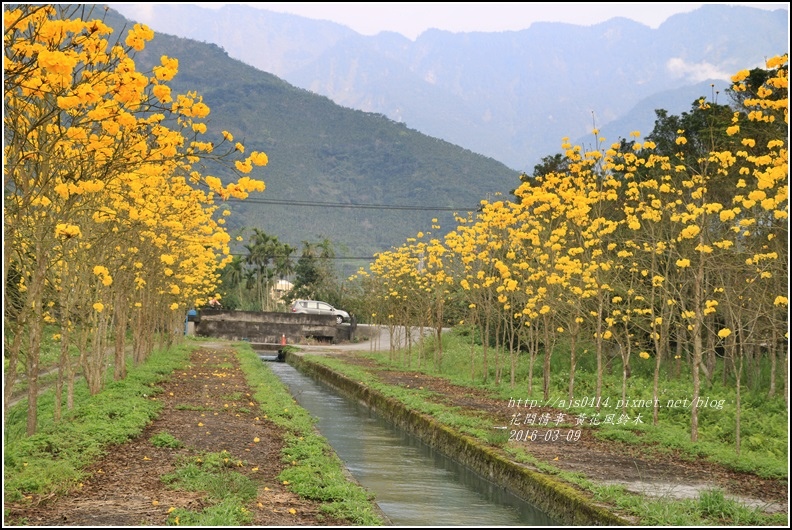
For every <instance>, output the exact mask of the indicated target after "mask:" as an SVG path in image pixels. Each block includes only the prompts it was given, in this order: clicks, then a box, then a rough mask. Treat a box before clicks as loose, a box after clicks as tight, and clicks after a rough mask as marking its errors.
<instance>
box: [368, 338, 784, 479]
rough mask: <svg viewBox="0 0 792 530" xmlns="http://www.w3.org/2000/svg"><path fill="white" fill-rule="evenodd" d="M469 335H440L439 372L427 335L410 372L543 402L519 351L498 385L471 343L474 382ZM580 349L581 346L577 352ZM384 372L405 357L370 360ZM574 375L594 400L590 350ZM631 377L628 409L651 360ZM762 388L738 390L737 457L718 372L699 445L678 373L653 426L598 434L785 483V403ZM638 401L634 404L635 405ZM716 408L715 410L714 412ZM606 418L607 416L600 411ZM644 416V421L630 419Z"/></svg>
mask: <svg viewBox="0 0 792 530" xmlns="http://www.w3.org/2000/svg"><path fill="white" fill-rule="evenodd" d="M466 333H469V330H465V329H464V328H455V329H453V330H451V331H450V332H448V333H445V334H444V335H443V363H442V369H441V370H436V369H435V368H434V366H433V364H432V362H431V359H432V353H431V349H432V348H433V346H434V338H433V337H427V339H426V341H425V343H424V345H425V348H426V349H427V350H428V351H429V353H426V354H425V355H424V356H425V358H426V359H427V360H428V361H429V362H427V363H425V364H424V367H423V368H421V369H418V363H417V362H416V360H417V358H418V352H417V351H416V350H417V349H416V347H413V353H412V363H411V368H410V370H413V371H418V372H422V373H427V374H430V375H434V376H438V377H443V378H445V379H447V380H448V381H449V382H451V383H453V384H457V385H463V386H470V387H474V388H478V389H484V390H487V391H489V392H490V394H491V395H492V396H493V397H494V398H496V399H497V398H499V399H503V400H504V401H508V400H509V399H510V398H523V399H524V398H530V399H536V400H538V403H544V399H543V395H542V383H543V381H542V377H543V376H542V362H543V356H542V355H538V356H537V358H536V362H535V365H534V374H533V376H534V377H533V395H530V396H529V395H528V392H527V388H528V380H527V379H528V377H527V376H528V367H527V366H528V355H527V354H526V353H522V354H520V355H519V357H518V369H517V372H516V377H515V380H516V382H515V386H514V387H512V386H511V384H510V374H509V366H508V358H507V357H506V355H505V354H504V353H501V354H500V355H501V357H502V358H501V363H502V364H503V363H507V364H506V366H504V368H503V373H502V379H501V382H500V383H499V384H498V383H496V378H495V360H494V356H495V350H494V349H493V348H490V350H489V361H488V374H487V380H486V381H484V373H483V371H482V366H481V365H482V350H481V346H480V345H476V346H475V349H476V359H477V360H476V363H477V365H476V375H475V378H473V379H471V368H470V349H471V346H470V340H471V337H470V336H469V335H468V334H466ZM565 347H566V345H565V344H563V343H559V344H558V345H557V347H556V349H555V352H554V355H553V357H552V359H551V378H550V390H551V391H550V400H551V401H552V400H557V402H560V401H561V400H566V399H567V398H568V385H569V359H568V354H567V352H566V350H565ZM582 350H583V348H581V351H582ZM367 356H368V357H370V358H372V359H374V360H376V361H377V362H378V363H380V365H381V366H382V367H385V368H392V369H399V370H402V369H406V366H405V364H404V362H400V360H402V359H403V358H404V354H403V353H397V354H396V355H394V356H393V357H394V358H395V360H394V361H391V360H390V357H391V355H390V354H389V353H388V352H375V353H370V354H367ZM579 356H580V359H579V361H578V363H577V368H576V373H575V398H582V397H593V396H594V395H595V393H596V371H595V366H596V364H595V357H594V354H593V349H589V351H588V353H579ZM613 363H614V365H613V367H612V373H608V371H606V372H605V374H604V376H603V385H602V393H601V396H602V399H603V400H605V399H606V398H608V399H609V400H610V401H609V405H610V408H609V410H608V411H607V412H609V413H620V412H621V408H620V407H617V405H618V400H620V399H621V395H622V383H621V365H620V364H619V362H618V361H613ZM631 366H632V376H631V377H630V378H628V380H627V398H628V400H629V403H633V402H636V401H640V400H648V401H651V400H652V388H653V382H652V377H653V370H654V361H653V360H650V361H645V360H643V359H640V358H638V357H637V356H634V358H633V359H632V361H631ZM766 392H767V390H766V389H762V388H760V389H758V390H756V391H751V390H750V389H748V388H745V387H744V388H743V389H742V404H741V409H742V414H741V438H742V444H741V448H740V452H739V455H738V454H737V451H736V439H735V424H736V400H735V391H734V388H732V387H728V386H724V385H723V384H722V383H721V373H720V372H719V371H718V370H716V373H715V375H714V377H713V383H712V385H707V383H706V382H703V383H702V388H701V391H700V396H701V397H702V398H705V399H709V404H710V406H709V407H705V408H700V409H699V437H698V441H697V442H696V443H693V442H691V441H690V417H691V414H690V407H684V406H676V407H674V406H669V405H673V404H674V403H676V402H680V403H684V400H685V399H688V401H689V400H690V399H691V397H692V394H693V390H692V385H691V383H690V378H689V377H688V376H686V375H684V374H683V376H682V377H681V378H675V377H673V376H672V375H671V374H669V373H667V372H663V374H662V375H661V380H660V392H659V402H660V403H661V405H662V407H661V408H660V410H659V417H658V425H656V426H655V425H652V408H642V407H635V408H632V407H627V409H626V413H627V415H628V416H629V417H630V420H631V421H630V422H629V424H628V425H613V426H610V427H608V426H604V425H600V427H599V428H598V431H599V436H601V437H603V438H605V439H610V440H615V441H621V442H625V443H630V444H637V445H642V444H646V445H652V446H659V447H661V448H664V449H665V450H673V451H677V452H678V453H679V454H680V455H683V456H687V457H688V458H705V459H708V460H710V461H712V462H715V463H719V464H722V465H724V466H727V467H729V468H731V469H733V470H735V471H744V472H752V473H756V474H758V475H759V476H762V477H765V478H788V466H787V461H788V457H789V453H788V447H789V434H788V428H789V425H788V418H787V412H786V405H785V402H784V398H783V395H781V392H777V395H776V397H775V398H772V399H771V398H768V397H767V393H766ZM633 400H635V401H633ZM712 404H714V405H715V406H712ZM564 410H565V412H566V413H567V414H568V415H579V414H582V413H585V414H591V413H592V407H590V406H584V407H564ZM603 412H606V411H603ZM638 414H640V415H641V421H642V423H639V424H635V423H633V420H635V418H636V417H637V415H638Z"/></svg>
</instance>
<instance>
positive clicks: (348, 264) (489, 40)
mask: <svg viewBox="0 0 792 530" xmlns="http://www.w3.org/2000/svg"><path fill="white" fill-rule="evenodd" d="M147 6H148V7H149V8H150V9H152V10H153V12H154V13H155V19H156V21H157V23H156V24H151V27H152V28H153V29H155V32H156V36H155V38H154V40H153V41H152V42H151V43H149V44H148V45H147V47H146V49H145V50H144V51H143V52H141V53H139V54H138V55H137V56H136V59H135V60H136V63H137V64H138V68H139V69H140V70H142V71H147V69H150V68H151V67H152V66H154V65H155V64H158V63H159V60H160V57H161V56H162V55H168V56H170V57H175V58H177V59H179V74H178V75H177V76H176V78H175V79H174V80H173V81H172V82H171V86H172V88H173V89H174V91H175V92H177V93H184V92H186V91H196V92H197V93H198V94H201V95H202V96H203V98H204V101H205V102H206V103H207V105H208V106H209V107H210V108H211V109H212V112H211V114H210V116H209V126H210V130H212V131H215V132H217V131H220V130H228V131H231V132H232V133H233V134H234V135H235V137H237V138H238V139H239V140H240V141H242V142H243V143H244V144H245V145H246V147H247V149H248V150H250V151H252V150H256V151H263V152H265V153H267V155H268V156H269V160H270V163H269V164H268V165H267V166H266V167H265V168H263V170H262V171H261V172H260V174H258V175H254V176H255V177H257V178H262V179H263V180H264V181H265V182H266V185H267V189H266V191H265V192H263V193H262V194H255V196H253V197H251V198H250V199H248V200H246V201H242V202H229V203H228V204H227V206H228V207H229V208H230V209H231V210H232V213H233V214H234V215H232V216H231V217H229V224H228V228H229V230H230V231H231V232H232V233H234V232H235V231H241V230H242V229H245V228H258V229H261V230H263V231H264V232H266V233H267V234H270V235H275V236H277V237H278V238H279V239H280V241H282V242H286V243H289V244H290V245H293V246H296V247H300V246H301V244H302V242H304V241H308V242H318V241H321V240H323V239H328V240H329V241H331V242H332V243H333V245H334V248H335V250H336V253H337V254H338V255H339V256H345V257H347V258H359V259H348V260H339V265H342V266H340V267H339V268H340V269H341V270H342V274H344V275H345V274H347V273H350V272H353V271H354V270H356V269H357V268H358V267H359V266H361V265H365V264H366V263H368V262H369V261H370V256H372V255H373V254H374V253H376V252H379V251H382V250H386V249H389V248H391V247H393V246H398V245H401V244H402V243H403V242H404V240H405V238H408V237H412V236H414V235H415V234H416V233H417V232H420V231H423V232H429V231H433V232H435V233H436V234H437V235H440V234H441V233H444V232H445V231H447V230H451V229H454V228H456V226H457V224H458V223H457V221H456V219H455V216H456V215H457V214H458V215H462V216H465V215H467V213H468V212H472V211H475V209H476V208H477V207H478V205H479V201H480V200H482V199H493V198H496V197H497V196H498V195H507V194H508V193H509V191H510V190H512V189H514V188H515V187H517V185H519V178H518V177H519V174H520V173H521V172H523V171H525V172H527V173H529V174H530V173H531V172H532V168H533V165H534V164H537V163H539V161H540V159H541V158H542V157H544V156H548V155H552V154H554V153H557V152H560V144H561V139H562V138H563V137H570V138H571V139H572V140H573V142H574V141H575V139H576V138H579V140H578V143H581V144H582V145H586V144H585V142H591V141H593V137H591V136H590V134H589V133H590V131H591V129H592V128H594V127H595V126H596V127H597V128H599V129H600V131H601V133H602V134H603V135H604V136H605V137H606V138H607V139H608V140H609V142H610V141H611V140H612V141H616V140H617V138H618V136H622V137H627V136H628V135H629V133H630V132H631V131H634V130H639V131H641V132H642V133H643V134H648V133H649V132H651V129H652V125H653V123H654V118H655V115H654V110H655V109H660V108H662V109H665V110H668V111H669V112H670V113H681V112H683V111H686V110H689V109H690V106H691V104H692V102H693V101H694V100H695V99H697V98H699V97H702V96H704V97H713V98H715V97H720V98H724V97H725V94H724V89H725V87H726V86H727V84H726V82H724V81H723V80H722V77H723V76H727V77H728V76H730V75H732V74H733V73H735V72H737V71H738V70H740V69H742V68H748V67H753V66H756V65H758V64H761V63H762V61H763V60H764V58H765V57H768V56H770V55H775V54H778V53H784V52H785V51H786V49H787V46H788V39H787V38H786V36H787V35H788V31H787V29H786V22H787V17H786V14H788V11H784V10H778V11H774V12H768V11H763V10H759V9H751V8H745V10H743V9H734V8H731V7H728V6H705V8H702V9H699V10H697V11H695V12H693V13H690V14H688V15H677V16H676V17H672V18H671V19H669V20H668V21H667V22H666V23H664V24H663V25H661V28H660V30H663V31H660V30H651V29H649V28H647V27H645V26H642V25H640V24H637V23H635V22H632V21H629V20H626V19H613V20H611V21H608V22H606V23H603V24H598V25H596V26H591V27H587V28H586V27H577V26H571V25H565V24H535V25H534V26H532V27H531V28H529V29H528V30H525V31H521V32H503V33H494V34H486V33H475V34H452V33H447V32H442V31H439V30H430V31H428V32H426V33H424V34H423V35H421V36H420V37H419V38H418V39H417V40H416V41H414V42H413V41H410V40H409V39H406V38H404V37H402V36H400V35H397V34H393V33H383V34H380V35H377V36H376V37H364V36H361V35H358V34H356V33H355V32H354V31H352V30H350V29H348V28H345V27H343V26H339V25H338V24H335V23H332V22H324V21H316V20H311V19H307V18H303V17H297V16H292V15H282V14H278V13H272V12H268V11H263V10H258V9H254V8H250V7H246V6H242V5H229V6H226V7H225V8H223V9H221V10H220V11H212V10H206V9H203V8H199V7H197V6H194V5H187V4H148V5H147ZM96 7H99V6H96ZM115 7H120V6H115ZM93 16H99V10H98V9H97V10H95V13H94V15H93ZM106 17H107V18H106V22H107V23H108V24H110V25H111V26H113V27H115V28H116V29H117V30H118V31H119V33H121V30H123V29H124V28H129V27H131V25H132V24H133V23H134V22H136V20H134V19H127V18H125V17H124V16H122V15H121V14H120V13H119V12H117V11H115V9H113V8H110V9H109V10H108V11H107V15H106ZM780 19H782V20H783V21H784V24H781V23H780V22H779V20H780ZM145 22H146V23H149V21H145ZM738 22H739V23H741V24H738ZM697 25H699V26H701V27H705V28H707V27H712V28H720V31H721V32H720V33H719V32H718V31H715V30H714V29H713V30H712V31H706V30H702V29H701V28H700V27H699V29H696V26H697ZM740 25H741V27H742V29H741V30H740V31H737V28H738V26H740ZM163 26H172V29H171V30H170V31H171V32H172V33H168V30H166V29H163ZM782 26H783V28H782ZM180 27H181V28H182V29H183V30H184V31H187V30H188V29H189V31H190V34H191V36H190V37H187V36H178V33H180V32H182V33H184V31H181V30H179V28H180ZM672 30H673V31H672ZM779 34H780V35H781V36H779ZM652 36H654V37H655V38H656V40H655V41H653V40H652ZM221 37H222V38H221ZM215 40H217V41H222V43H221V42H214V41H215ZM675 41H679V42H677V43H676V44H674V45H673V46H672V45H671V44H669V43H672V42H675ZM665 46H670V47H672V48H673V50H670V51H669V50H665ZM705 50H706V51H705ZM243 52H244V53H243ZM245 54H246V57H247V59H243V58H240V57H234V55H245ZM675 58H676V59H675ZM254 60H258V61H259V63H260V64H254V62H255V61H254ZM663 61H665V63H664V62H663ZM685 65H687V67H686V66H685ZM691 65H692V66H691ZM696 65H697V66H696ZM671 72H677V74H676V75H672V73H671ZM713 73H718V75H716V76H714V77H713V75H714V74H713ZM721 73H722V75H721ZM300 77H301V78H302V79H304V80H305V81H304V82H303V84H304V85H305V86H303V87H300V86H299V85H298V84H297V79H296V78H300ZM289 78H291V79H289ZM430 81H431V82H430ZM322 87H324V88H325V89H328V92H332V93H334V94H336V95H335V96H333V95H332V94H327V95H323V94H320V93H318V91H319V90H322V89H323V88H322ZM339 94H340V95H344V94H346V96H345V97H346V99H344V97H340V96H339ZM356 107H357V108H356ZM211 169H213V170H215V171H217V175H218V176H221V177H228V176H229V175H227V174H224V173H223V170H222V168H211ZM433 219H436V221H433ZM432 225H435V226H437V225H439V226H440V228H438V229H432V228H431V227H432Z"/></svg>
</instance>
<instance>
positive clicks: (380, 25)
mask: <svg viewBox="0 0 792 530" xmlns="http://www.w3.org/2000/svg"><path fill="white" fill-rule="evenodd" d="M170 3H192V2H170ZM237 3H240V4H246V5H249V6H251V7H256V8H260V9H267V10H270V11H278V12H282V13H291V14H293V15H300V16H304V17H308V18H313V19H320V20H330V21H333V22H337V23H339V24H343V25H344V26H347V27H349V28H351V29H353V30H355V31H357V32H358V33H361V34H363V35H376V34H377V33H379V32H380V31H395V32H398V33H401V34H402V35H404V36H406V37H409V38H410V39H415V38H416V37H417V36H418V35H420V34H421V33H422V32H423V31H425V30H427V29H429V28H438V29H443V30H447V31H453V32H470V31H485V32H493V31H506V30H521V29H527V28H528V27H530V25H531V24H532V23H534V22H568V23H570V24H576V25H592V24H597V23H599V22H603V21H605V20H608V19H611V18H613V17H618V16H621V17H625V18H629V19H632V20H635V21H637V22H640V23H642V24H645V25H647V26H649V27H652V28H657V27H658V26H659V25H660V24H661V23H662V22H664V21H665V20H666V19H667V18H668V17H670V16H671V15H673V14H675V13H686V12H689V11H693V10H694V9H696V8H698V7H700V6H701V5H703V4H701V3H690V2H653V3H649V2H597V3H583V2H560V3H549V2H490V3H485V2H446V3H443V2H237ZM717 3H721V4H724V5H748V6H753V7H757V8H761V9H779V8H783V9H787V10H789V2H774V3H767V2H761V3H760V2H717ZM125 4H126V3H125ZM111 5H112V2H111ZM127 5H129V4H127ZM147 5H151V4H144V3H140V4H135V10H134V13H135V15H136V17H135V18H136V19H137V20H138V21H140V22H143V23H147V24H151V21H150V20H147V19H146V15H145V10H146V6H147ZM196 5H200V7H208V8H219V7H220V6H223V5H226V4H224V3H214V2H207V3H202V4H196ZM118 11H119V12H121V13H122V14H124V15H126V16H128V17H129V16H130V15H131V14H132V11H130V10H129V8H126V7H125V8H124V9H118Z"/></svg>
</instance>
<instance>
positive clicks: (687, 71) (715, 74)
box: [666, 57, 734, 83]
mask: <svg viewBox="0 0 792 530" xmlns="http://www.w3.org/2000/svg"><path fill="white" fill-rule="evenodd" d="M666 70H667V71H668V73H669V74H670V75H671V76H673V77H675V78H679V77H683V78H685V79H687V80H689V81H693V82H694V83H698V82H700V81H706V80H708V79H720V80H723V81H728V80H729V79H731V76H732V74H733V73H734V72H731V73H729V72H724V71H723V70H720V69H719V68H718V67H717V66H715V65H714V64H709V63H687V62H685V60H684V59H681V58H679V57H674V58H671V59H669V60H668V62H667V63H666Z"/></svg>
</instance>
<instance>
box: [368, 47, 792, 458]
mask: <svg viewBox="0 0 792 530" xmlns="http://www.w3.org/2000/svg"><path fill="white" fill-rule="evenodd" d="M766 67H767V69H766V70H765V69H756V70H752V71H748V70H745V71H742V72H740V73H738V74H736V75H735V76H734V77H733V85H732V88H731V90H730V91H729V92H730V94H731V95H732V99H733V100H734V105H733V106H732V107H730V106H725V105H717V104H716V103H715V102H708V101H706V100H705V99H702V100H700V101H699V102H697V104H696V107H695V108H694V111H693V112H691V113H690V114H687V113H686V114H684V115H683V116H682V117H669V116H667V115H666V114H664V113H663V112H662V111H658V118H659V119H658V122H657V124H656V130H655V131H654V132H653V134H652V135H649V136H648V137H647V138H646V139H644V140H643V141H641V139H640V134H639V133H632V134H631V135H630V138H629V139H628V140H621V141H619V142H617V143H614V144H612V145H610V146H609V147H606V148H603V147H602V146H603V144H604V139H603V138H600V137H599V136H598V132H597V131H596V130H595V131H594V135H595V138H596V139H597V141H596V147H595V148H593V149H591V150H587V151H584V150H583V148H582V147H580V146H573V145H570V144H569V143H567V142H566V141H565V143H564V145H563V149H564V154H563V155H562V156H557V157H556V158H552V157H551V158H547V159H545V162H546V164H545V166H544V169H545V170H544V171H542V172H539V173H537V174H535V175H534V176H532V177H528V176H527V175H523V176H521V181H522V182H521V184H520V186H519V187H518V188H517V189H516V190H515V191H514V192H513V194H514V199H513V200H497V201H482V203H481V208H480V209H479V211H478V212H476V213H474V214H470V215H469V216H468V218H459V219H458V222H459V226H458V227H457V229H456V230H454V231H452V232H450V233H448V234H447V235H445V236H444V237H443V238H442V239H441V238H436V237H432V236H431V234H419V236H418V237H417V238H413V239H411V240H408V241H407V243H406V244H405V245H404V246H402V247H401V248H397V249H394V250H392V251H388V252H384V253H381V254H379V255H378V256H377V259H376V261H375V262H374V263H373V264H372V266H371V268H370V270H369V271H361V272H360V274H361V276H362V277H363V281H364V282H365V284H366V287H365V290H366V292H367V293H372V294H373V295H375V296H374V297H373V298H374V299H373V301H372V302H371V304H372V313H373V314H375V315H377V316H376V318H375V320H376V321H380V322H393V321H394V320H396V321H398V323H405V324H411V325H426V326H431V327H433V328H439V327H440V326H442V325H443V312H442V307H443V304H444V303H446V304H447V303H450V302H451V301H462V302H463V303H462V305H463V307H466V308H467V315H466V317H465V320H466V321H467V323H469V324H471V323H472V324H474V325H475V326H476V327H477V328H478V330H479V333H480V335H481V336H483V337H484V338H485V339H484V340H483V341H482V343H483V348H482V351H481V353H478V354H477V353H475V352H474V351H473V350H472V349H471V358H470V371H471V377H473V378H476V377H482V378H483V379H485V380H486V378H488V377H490V374H491V373H492V372H493V370H491V368H492V367H493V366H494V374H495V377H496V378H497V379H498V381H497V382H500V378H501V377H504V378H505V374H506V373H507V371H508V372H509V373H510V383H511V385H512V386H514V385H515V384H516V381H515V372H516V370H515V367H516V359H517V356H518V353H519V351H520V350H521V349H523V350H527V351H528V354H527V355H528V356H529V362H528V365H529V368H528V371H529V373H528V382H527V384H528V392H529V393H533V392H534V389H533V388H532V384H533V371H534V368H535V366H534V361H535V360H538V359H539V358H540V357H541V358H542V360H543V364H542V368H541V370H542V374H543V385H542V393H543V396H544V398H545V399H547V398H548V397H549V395H550V392H551V379H550V376H551V373H550V372H551V356H552V354H553V346H554V344H556V343H557V341H558V339H560V338H562V337H563V338H564V340H565V344H568V346H569V351H568V352H565V354H566V355H568V357H567V358H566V360H565V362H566V363H568V366H569V371H568V373H569V380H568V389H567V390H566V392H568V396H569V398H570V399H572V397H573V395H574V391H575V367H576V363H577V360H578V359H579V356H580V354H581V351H582V348H583V346H585V347H587V348H588V347H591V348H592V349H593V353H594V355H595V356H596V371H597V380H596V397H597V398H599V397H600V396H601V393H602V377H603V367H604V365H605V364H606V362H607V361H609V360H610V358H611V357H613V358H615V359H618V360H620V361H621V363H620V364H621V367H622V382H623V383H622V399H623V401H622V402H623V403H626V399H624V398H626V392H627V378H628V377H629V376H630V371H631V368H630V366H631V363H632V362H634V360H635V359H636V358H640V359H642V361H641V362H651V359H653V360H654V388H653V398H654V400H655V401H654V403H655V406H654V413H653V415H654V421H655V423H656V422H657V417H658V408H659V407H658V404H659V403H660V401H659V399H658V398H659V397H661V396H660V392H661V391H660V388H659V381H660V374H661V370H663V369H666V368H667V367H666V366H665V364H666V363H677V367H678V364H679V363H683V362H687V363H688V366H689V368H690V370H689V372H690V374H691V377H692V396H691V398H692V399H691V401H692V403H693V404H694V405H693V407H692V409H691V438H692V440H693V441H696V440H697V438H698V407H697V404H698V398H699V397H700V392H701V382H702V381H701V378H702V376H703V377H704V378H706V379H710V380H711V378H712V377H713V374H714V366H715V360H716V351H723V352H724V353H723V356H724V364H725V366H724V369H723V377H724V381H725V380H726V379H727V378H730V379H729V380H730V381H735V383H736V389H737V399H738V406H737V411H738V412H737V414H738V422H739V389H740V385H741V378H743V377H744V376H748V377H752V378H758V377H760V374H761V372H760V370H759V366H760V361H762V358H767V357H769V359H770V363H771V366H772V368H771V370H772V371H771V374H770V378H771V381H770V384H769V394H770V395H771V396H772V395H773V394H775V393H776V392H777V390H776V386H775V384H776V383H775V380H776V366H777V365H778V359H779V358H780V359H782V360H783V365H782V366H784V367H785V366H786V363H787V348H786V344H787V338H788V336H787V326H788V315H787V310H788V307H787V306H788V300H787V291H788V285H789V284H788V246H787V240H788V239H787V238H788V174H789V173H788V136H787V135H788V133H787V126H788V93H787V79H788V57H787V56H786V55H785V56H782V57H775V58H772V59H770V60H768V61H767V64H766ZM685 127H688V128H689V129H686V128H685ZM493 343H494V344H495V346H496V347H495V348H494V351H493V352H489V351H488V346H489V345H490V344H493ZM438 344H439V341H438ZM500 352H507V353H506V354H505V355H501V353H500ZM556 355H558V354H556ZM440 361H441V357H440V356H437V354H436V365H437V367H439V366H440ZM784 372H786V370H784ZM783 392H784V395H785V396H786V395H787V379H786V377H785V378H784V389H783ZM787 403H788V402H787ZM737 432H738V435H737V439H738V448H739V426H738V430H737Z"/></svg>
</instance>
